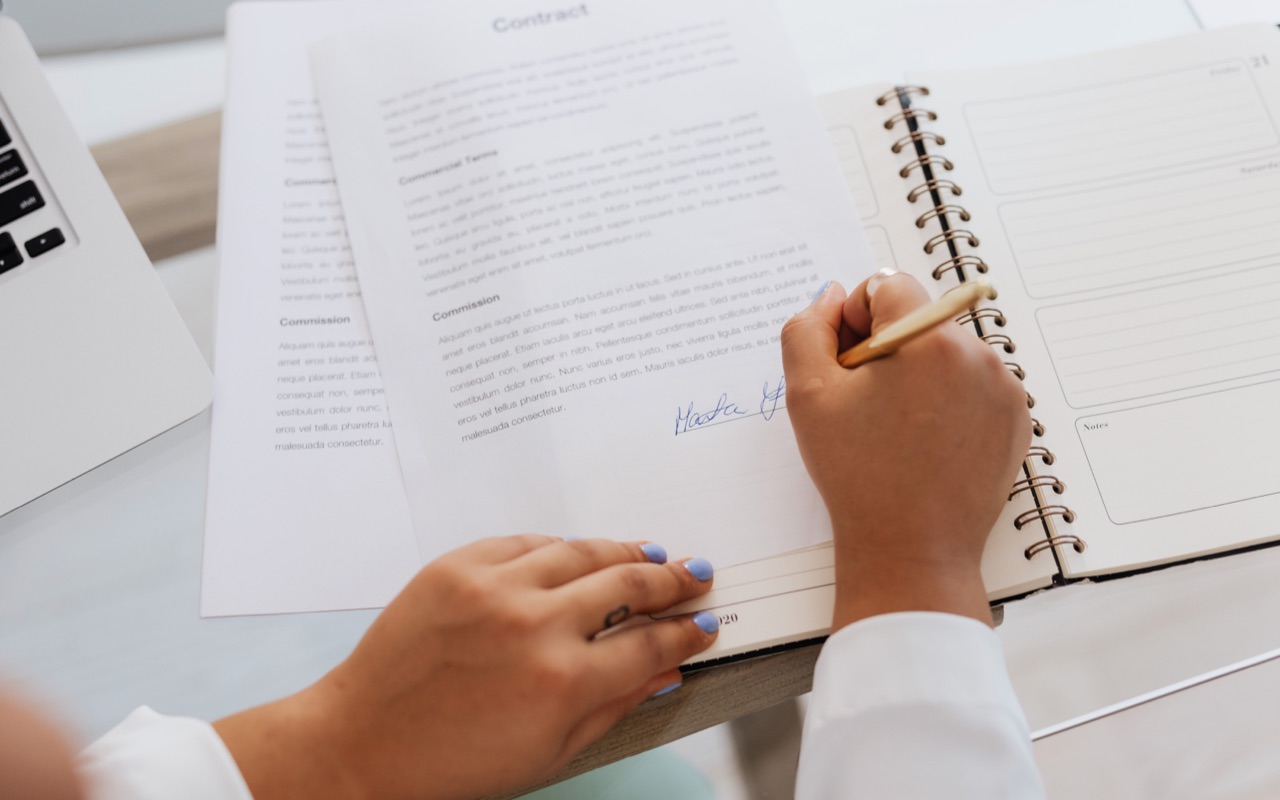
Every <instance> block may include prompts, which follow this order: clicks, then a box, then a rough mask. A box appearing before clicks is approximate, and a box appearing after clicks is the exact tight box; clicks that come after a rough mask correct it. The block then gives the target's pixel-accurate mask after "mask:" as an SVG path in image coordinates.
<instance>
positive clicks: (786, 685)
mask: <svg viewBox="0 0 1280 800" xmlns="http://www.w3.org/2000/svg"><path fill="white" fill-rule="evenodd" d="M821 648H822V646H821V645H820V644H809V645H803V646H800V647H797V648H795V649H792V650H786V651H784V652H781V653H776V654H774V655H769V656H763V657H761V658H754V659H750V660H747V661H742V662H738V663H732V664H725V665H723V666H718V667H713V668H711V669H707V670H704V671H701V672H695V673H693V674H691V675H688V676H686V677H685V681H684V685H683V686H682V687H680V688H679V689H678V690H676V691H674V692H672V693H671V694H668V695H664V696H663V697H660V698H658V699H656V700H650V701H648V702H646V703H644V704H642V705H641V706H640V707H639V708H637V709H636V710H635V711H633V712H632V713H631V714H630V715H628V716H627V717H626V718H624V719H623V720H622V722H621V723H619V724H618V726H617V727H615V728H614V729H613V730H612V731H610V732H609V733H608V734H606V735H605V737H604V738H603V739H601V740H600V741H598V742H596V743H595V744H593V745H591V746H590V747H588V748H587V749H586V750H584V751H583V752H582V753H581V754H580V755H579V756H578V757H577V758H575V759H574V760H573V761H572V762H570V763H569V765H568V766H567V767H565V768H564V769H563V770H561V771H560V772H558V773H556V774H555V775H553V776H552V777H551V778H549V779H547V780H545V781H543V782H541V783H538V784H536V785H533V786H529V787H526V788H524V789H522V790H520V791H519V792H515V793H512V794H505V795H500V796H496V797H494V798H491V800H509V798H515V797H520V796H521V795H523V794H526V793H528V792H531V791H534V790H536V789H540V788H542V787H544V786H549V785H551V784H554V783H559V782H560V781H563V780H567V779H569V778H572V777H574V776H575V775H580V774H582V773H584V772H588V771H590V770H593V769H596V768H598V767H603V766H605V765H606V764H612V763H613V762H615V761H619V760H621V759H624V758H627V757H628V756H633V755H636V754H638V753H642V752H644V751H646V750H651V749H653V748H655V747H660V746H662V745H664V744H668V743H669V742H674V741H675V740H677V739H682V738H684V737H685V736H689V735H690V734H694V733H697V732H698V731H701V730H704V729H706V728H710V727H713V726H715V725H719V724H720V723H722V722H729V721H731V720H735V719H737V718H739V717H743V716H746V715H748V714H752V713H755V712H757V711H762V710H764V709H766V708H769V707H770V706H773V705H776V704H778V703H781V702H783V701H785V700H789V699H791V698H794V697H798V696H800V695H802V694H804V693H805V692H808V691H809V690H810V689H812V688H813V667H814V664H815V663H816V662H817V660H818V652H819V651H820V650H821Z"/></svg>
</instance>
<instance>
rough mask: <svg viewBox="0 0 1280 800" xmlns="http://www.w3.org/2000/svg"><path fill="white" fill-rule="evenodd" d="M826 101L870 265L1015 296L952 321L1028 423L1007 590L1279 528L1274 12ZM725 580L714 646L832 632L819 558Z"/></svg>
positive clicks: (1279, 264)
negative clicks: (989, 286)
mask: <svg viewBox="0 0 1280 800" xmlns="http://www.w3.org/2000/svg"><path fill="white" fill-rule="evenodd" d="M819 103H820V106H821V108H822V111H823V114H824V117H825V119H826V122H827V125H828V129H829V132H830V135H831V139H832V142H833V144H834V146H835V148H836V151H837V153H838V156H839V158H840V161H841V163H842V166H843V169H844V172H845V176H846V179H847V181H848V184H849V186H850V188H851V190H852V191H853V193H854V196H855V198H856V200H857V205H858V209H859V213H860V214H861V216H862V220H863V223H864V225H865V226H866V229H867V232H868V235H869V238H870V240H871V243H872V247H873V250H874V251H875V254H876V258H877V260H878V261H879V262H880V263H881V264H882V265H884V266H889V267H894V268H896V269H899V270H902V271H906V272H909V273H911V274H913V275H915V276H916V277H918V278H920V279H921V280H922V281H924V282H925V283H926V284H927V285H928V286H930V287H931V291H932V292H934V293H935V294H941V293H943V292H945V291H946V290H947V289H948V288H949V287H953V286H955V285H957V284H958V283H962V282H965V281H968V280H972V279H974V278H975V277H976V276H979V275H983V276H985V277H986V278H988V279H990V280H992V281H993V282H994V283H995V284H996V286H997V287H998V289H999V290H1000V297H999V298H998V299H997V300H996V301H994V302H992V303H990V304H987V306H986V307H983V308H980V309H978V310H976V311H974V312H972V313H970V314H966V315H965V316H963V317H962V318H961V319H960V320H958V321H959V322H960V323H962V324H964V325H966V326H968V327H970V328H972V330H973V331H974V333H975V334H976V335H978V336H980V337H982V338H983V339H984V340H985V341H986V342H987V343H988V344H990V345H991V346H992V347H993V348H995V349H996V350H997V351H998V352H999V354H1000V355H1001V356H1002V358H1003V359H1004V360H1005V362H1006V364H1007V366H1008V368H1009V369H1010V370H1011V371H1012V372H1013V373H1014V374H1015V375H1017V376H1018V377H1019V378H1020V379H1022V380H1023V382H1024V385H1025V387H1026V390H1027V402H1028V405H1029V406H1030V407H1031V414H1032V416H1033V417H1034V419H1035V420H1036V422H1035V425H1034V437H1033V441H1032V447H1031V449H1030V451H1029V452H1028V454H1027V457H1026V459H1025V461H1024V463H1023V468H1022V474H1021V475H1020V476H1019V478H1018V480H1017V482H1016V483H1015V484H1014V485H1013V486H1012V487H1011V488H1010V494H1009V506H1008V508H1007V509H1006V512H1005V514H1004V515H1003V517H1002V518H1001V520H1000V522H999V523H998V524H997V526H996V529H995V530H994V531H993V533H992V536H991V539H990V540H989V542H988V547H987V552H986V558H985V560H984V565H983V568H984V578H985V579H986V583H987V586H988V588H989V589H990V593H991V599H992V600H993V601H1002V600H1007V599H1010V598H1013V597H1017V596H1019V595H1022V594H1026V593H1028V592H1030V591H1034V590H1036V589H1040V588H1043V587H1047V586H1051V585H1053V584H1057V583H1063V582H1068V581H1072V580H1078V579H1081V578H1085V577H1098V576H1112V575H1119V574H1125V573H1130V572H1133V571H1137V570H1142V569H1148V568H1153V567H1157V566H1161V565H1166V564H1171V563H1175V562H1179V561H1185V560H1189V559H1194V558H1199V557H1204V556H1207V555H1210V554H1216V553H1223V552H1228V551H1232V550H1238V549H1243V548H1247V547H1251V546H1256V545H1260V544H1265V543H1269V542H1273V541H1275V540H1277V539H1280V221H1278V220H1277V211H1280V33H1278V32H1277V30H1276V29H1275V28H1274V27H1273V26H1269V25H1264V24H1258V25H1256V26H1242V27H1237V28H1229V29H1223V30H1217V31H1211V32H1206V33H1202V34H1196V35H1193V36H1188V37H1183V38H1178V39H1172V40H1168V41H1164V42H1159V43H1155V44H1150V45H1144V46H1140V47H1134V48H1128V49H1124V50H1119V51H1113V52H1107V53H1101V54H1095V55H1092V56H1086V57H1081V58H1074V59H1069V60H1063V61H1056V62H1049V63H1045V64H1039V65H1031V66H1027V67H1022V68H1019V69H994V70H983V71H966V72H954V73H945V72H944V73H937V74H927V75H920V76H914V77H913V80H912V82H911V83H910V84H908V85H902V86H890V85H884V86H867V87H861V88H854V89H849V90H845V91H840V92H836V93H833V94H829V95H825V96H823V97H820V98H819ZM942 401H943V402H945V399H944V400H942ZM921 492H922V493H926V492H928V487H927V486H922V487H921ZM726 572H727V573H728V574H722V575H721V576H720V577H719V578H718V581H717V589H716V590H715V591H714V592H713V594H712V596H711V597H710V598H708V599H706V600H705V601H703V602H700V603H698V604H697V606H698V607H709V608H716V609H718V611H719V613H720V614H721V616H722V621H723V622H725V623H729V624H727V625H726V626H725V627H724V628H723V629H722V630H723V631H724V632H723V634H722V636H721V642H720V644H719V645H718V646H717V647H718V652H719V655H724V656H727V655H732V654H735V653H741V652H743V651H745V650H748V649H752V648H759V647H766V646H769V645H773V644H779V643H783V642H788V641H796V640H797V639H802V638H804V637H806V636H809V637H815V638H816V637H818V636H821V635H822V634H823V633H825V630H826V625H827V623H828V621H829V619H830V606H831V600H832V588H831V585H830V580H831V575H832V572H831V552H830V550H829V549H827V548H817V549H812V550H809V551H804V552H800V553H795V554H792V555H788V556H785V557H782V558H779V559H773V560H771V561H767V562H760V563H757V564H752V565H748V566H746V567H740V568H735V569H732V570H727V571H726ZM735 623H741V624H735ZM735 628H736V630H735Z"/></svg>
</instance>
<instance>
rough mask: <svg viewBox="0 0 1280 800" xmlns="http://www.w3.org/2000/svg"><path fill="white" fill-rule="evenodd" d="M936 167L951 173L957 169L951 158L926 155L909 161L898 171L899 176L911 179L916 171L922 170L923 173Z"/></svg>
mask: <svg viewBox="0 0 1280 800" xmlns="http://www.w3.org/2000/svg"><path fill="white" fill-rule="evenodd" d="M935 165H936V166H939V167H942V168H943V169H945V170H947V171H950V170H953V169H955V168H956V165H955V164H952V163H951V159H949V158H943V157H942V156H929V155H925V156H920V157H919V158H916V159H914V160H912V161H908V162H907V165H906V166H905V167H903V168H902V169H900V170H898V174H899V175H901V176H902V177H904V178H909V177H911V173H912V172H913V171H915V170H916V169H920V170H921V171H923V170H924V168H925V167H933V166H935Z"/></svg>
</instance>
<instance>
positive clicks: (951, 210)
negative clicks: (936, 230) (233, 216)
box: [904, 176, 972, 228]
mask: <svg viewBox="0 0 1280 800" xmlns="http://www.w3.org/2000/svg"><path fill="white" fill-rule="evenodd" d="M904 177H905V176H904ZM948 214H955V215H956V216H957V217H959V218H960V221H961V222H968V221H969V220H970V219H972V217H970V216H969V212H968V211H966V210H965V209H964V208H962V207H960V206H953V205H942V206H934V207H933V208H931V209H929V210H928V211H926V212H924V213H923V214H921V215H920V216H918V217H916V227H917V228H923V227H924V226H925V223H926V222H928V221H929V220H931V219H936V218H938V217H945V216H946V215H948Z"/></svg>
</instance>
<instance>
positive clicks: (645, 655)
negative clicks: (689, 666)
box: [639, 622, 671, 674]
mask: <svg viewBox="0 0 1280 800" xmlns="http://www.w3.org/2000/svg"><path fill="white" fill-rule="evenodd" d="M669 627H671V626H670V625H668V624H667V623H663V622H659V623H656V624H653V625H645V626H643V627H642V628H641V629H640V633H639V636H640V657H641V658H642V659H644V662H643V663H644V668H645V671H646V672H648V673H650V674H654V673H657V672H660V671H662V670H663V669H666V668H667V667H668V662H669V661H670V660H671V654H670V649H671V648H670V646H669V645H668V643H667V637H666V636H664V633H665V632H666V631H665V630H664V629H665V628H669Z"/></svg>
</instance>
